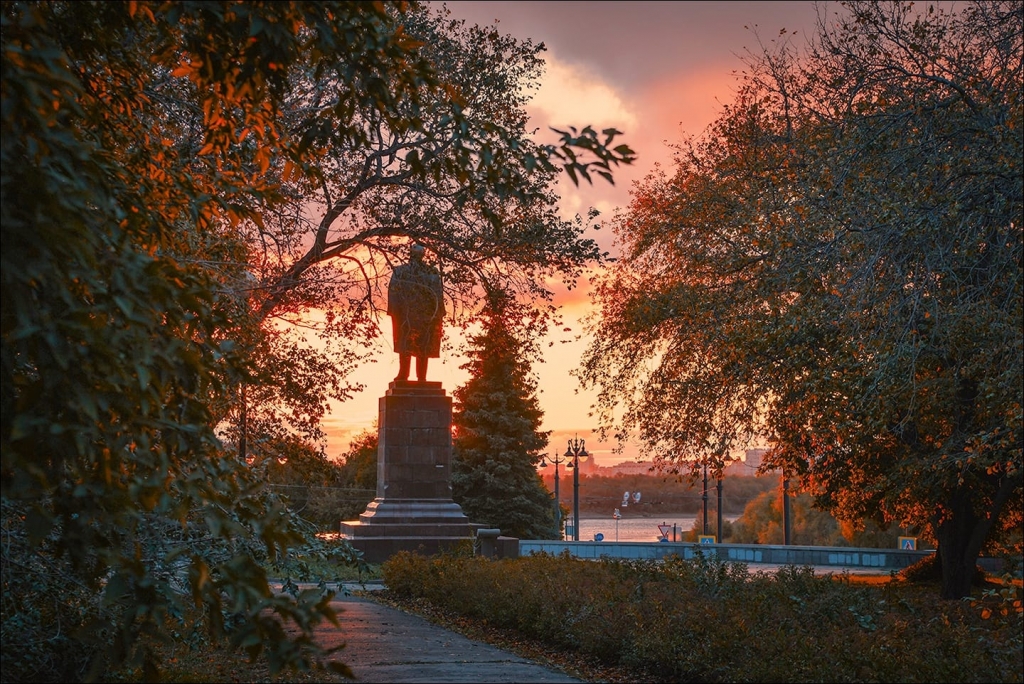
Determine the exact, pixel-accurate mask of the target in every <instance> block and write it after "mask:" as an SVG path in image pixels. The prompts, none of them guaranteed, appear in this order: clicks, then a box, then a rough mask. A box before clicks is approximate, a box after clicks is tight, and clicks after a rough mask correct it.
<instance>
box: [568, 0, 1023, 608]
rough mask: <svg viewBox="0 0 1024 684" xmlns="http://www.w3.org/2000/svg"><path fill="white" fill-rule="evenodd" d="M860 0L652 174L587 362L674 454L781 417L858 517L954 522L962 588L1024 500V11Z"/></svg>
mask: <svg viewBox="0 0 1024 684" xmlns="http://www.w3.org/2000/svg"><path fill="white" fill-rule="evenodd" d="M846 8H847V9H848V10H849V14H848V15H846V16H840V17H838V18H837V19H836V23H834V24H833V25H826V24H825V22H824V19H823V20H822V26H821V27H820V29H819V32H818V35H817V37H816V39H815V40H814V42H813V44H812V45H811V46H809V48H808V50H807V51H806V52H805V53H804V54H802V55H799V54H797V52H796V51H795V50H794V49H793V48H792V47H791V46H790V45H788V44H780V45H777V46H774V47H772V48H770V49H768V48H766V49H764V50H763V52H762V53H761V54H759V55H755V56H753V57H752V58H751V59H750V61H749V64H748V71H747V73H746V74H745V76H744V79H743V82H742V84H741V88H740V90H739V93H738V96H737V99H736V101H735V102H734V103H733V104H732V105H730V106H729V107H727V108H726V110H725V112H724V114H723V115H722V117H721V118H720V119H719V120H718V121H717V122H716V123H715V124H714V125H713V126H712V128H711V129H710V130H709V132H708V133H707V134H706V135H705V136H704V137H703V138H701V139H699V140H694V141H691V142H689V143H688V144H686V145H682V146H680V147H679V149H678V153H677V158H676V169H675V173H674V175H673V176H672V177H667V176H665V175H663V174H660V175H658V174H656V175H652V176H651V177H649V178H648V179H647V180H646V181H645V182H644V183H642V184H640V185H639V186H638V187H637V188H636V190H635V192H634V197H633V201H632V204H631V206H630V207H629V210H628V212H627V213H626V214H625V215H624V216H623V217H621V220H619V221H618V224H617V236H618V239H619V241H620V246H621V250H622V254H623V257H622V259H621V261H620V262H619V263H618V264H616V265H615V266H614V267H613V268H612V270H611V271H610V272H609V273H608V275H607V277H605V278H603V280H602V281H601V282H600V283H599V284H598V286H597V288H596V295H595V300H596V304H597V306H598V307H599V313H598V314H597V316H596V318H595V320H594V321H593V326H592V327H593V331H594V334H595V340H594V342H593V343H592V345H591V346H590V348H589V349H588V351H587V353H586V354H585V357H584V359H583V365H582V369H581V376H582V378H583V380H584V381H585V382H586V383H587V384H588V385H591V386H596V387H598V388H599V389H600V393H599V395H598V396H599V399H598V406H597V408H598V412H599V415H600V418H601V420H602V422H603V424H604V425H605V426H606V427H614V426H615V425H620V426H631V427H635V428H636V429H638V430H639V433H640V436H641V438H642V439H643V440H644V441H645V442H646V443H647V444H648V445H649V447H650V448H651V449H652V450H653V451H654V452H655V453H656V454H658V455H659V456H660V458H662V459H664V460H667V461H677V462H683V460H684V459H687V458H694V459H695V460H693V461H691V463H694V464H695V463H699V462H700V461H701V459H711V460H713V461H715V460H717V459H720V458H721V457H722V455H723V454H725V453H728V451H729V450H730V449H733V448H736V447H738V446H742V445H743V444H744V443H745V441H746V440H747V439H748V438H749V437H750V436H751V435H755V434H763V435H767V436H768V437H769V438H770V440H771V443H772V445H773V448H772V450H771V452H770V453H769V454H768V455H767V456H766V458H765V467H781V468H784V469H785V471H786V472H787V473H789V474H790V475H791V476H795V477H797V478H799V480H800V482H801V484H802V486H803V488H805V489H806V490H808V491H810V492H812V493H814V494H815V495H816V497H817V501H818V503H819V504H820V505H822V506H823V507H825V508H827V509H829V510H830V511H832V512H833V513H834V514H836V515H837V517H840V518H843V519H846V520H852V521H856V520H863V519H864V518H866V517H870V518H874V519H876V520H878V521H879V522H881V523H896V524H900V525H904V526H907V527H910V528H914V529H918V530H920V531H921V534H923V535H925V536H927V537H930V538H932V539H934V540H935V541H936V542H937V544H938V554H939V557H940V560H941V564H942V572H943V588H942V594H943V596H945V597H948V598H957V597H962V596H964V595H966V594H967V593H968V592H969V591H970V578H971V575H972V572H973V569H974V564H975V559H976V558H977V557H978V555H979V552H980V551H981V550H982V548H983V547H985V546H986V544H988V545H989V548H991V549H995V548H997V545H998V544H999V543H1000V542H1002V541H1005V540H1007V539H1008V538H1009V539H1012V534H1013V532H1012V531H1013V530H1015V529H1016V530H1019V528H1020V525H1021V508H1022V503H1021V487H1022V472H1024V471H1022V464H1021V460H1022V458H1021V453H1022V430H1021V423H1022V409H1021V404H1022V402H1021V394H1020V388H1021V386H1022V374H1021V365H1022V359H1021V348H1022V328H1024V321H1022V289H1021V288H1022V284H1021V278H1020V269H1021V263H1022V256H1024V255H1022V232H1021V220H1022V213H1024V203H1022V194H1024V191H1022V185H1024V181H1022V159H1024V150H1022V138H1021V135H1022V131H1024V117H1022V106H1024V97H1022V69H1021V67H1022V64H1021V59H1022V54H1024V44H1022V21H1024V19H1022V15H1021V13H1020V5H1019V3H1010V2H1005V3H1004V2H994V3H979V4H971V5H967V6H963V7H961V6H957V8H956V10H955V11H954V12H952V13H944V12H942V11H934V10H933V9H932V8H928V9H927V10H926V13H925V14H923V15H916V14H914V12H915V9H914V8H913V7H912V6H911V5H910V4H892V3H875V2H853V3H849V4H847V5H846ZM620 410H621V411H622V416H621V420H619V421H616V420H615V418H614V416H615V412H616V411H620ZM1008 535H1010V536H1009V537H1008ZM1017 544H1018V545H1019V535H1018V536H1017ZM1019 552H1020V549H1019V548H1018V549H1017V553H1019Z"/></svg>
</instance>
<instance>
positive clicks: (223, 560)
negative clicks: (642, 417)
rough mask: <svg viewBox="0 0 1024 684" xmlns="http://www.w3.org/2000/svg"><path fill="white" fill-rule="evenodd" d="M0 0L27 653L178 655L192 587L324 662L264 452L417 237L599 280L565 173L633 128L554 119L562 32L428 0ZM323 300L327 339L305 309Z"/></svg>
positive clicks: (7, 475) (61, 674)
mask: <svg viewBox="0 0 1024 684" xmlns="http://www.w3.org/2000/svg"><path fill="white" fill-rule="evenodd" d="M0 22H2V34H0V35H2V48H0V49H2V55H0V57H2V93H3V107H2V111H0V117H2V118H0V124H2V134H3V135H2V150H0V162H2V163H0V173H2V177H0V192H2V201H0V224H2V249H0V264H2V269H0V274H2V275H0V279H2V288H0V322H2V324H0V334H2V343H3V346H2V350H0V374H2V375H0V378H2V389H0V402H2V406H0V408H2V411H0V416H2V417H0V455H2V464H0V467H2V478H0V481H2V495H3V501H2V503H3V525H4V530H5V535H7V536H5V541H4V544H3V546H2V552H3V554H4V555H3V585H4V603H3V621H4V623H3V624H4V651H5V656H4V677H5V678H11V679H39V680H49V679H52V680H59V681H71V680H79V679H82V678H92V679H96V678H102V677H103V676H104V674H105V673H106V672H108V668H115V667H117V666H118V665H120V664H121V663H124V662H126V661H131V662H141V663H142V664H143V665H144V677H145V678H146V679H148V680H151V679H155V678H156V677H157V675H158V668H159V662H158V657H157V654H156V653H155V652H154V651H153V649H152V648H151V643H152V640H150V639H142V638H141V637H143V636H147V637H152V638H153V639H154V640H159V639H162V638H171V639H173V638H182V637H180V635H182V634H184V633H185V632H187V631H189V629H191V627H189V629H185V627H186V625H189V626H190V625H192V622H191V618H192V617H195V618H196V619H197V620H198V622H196V623H195V624H196V625H197V630H198V631H197V632H196V633H197V634H200V633H205V634H206V635H207V636H208V637H209V638H212V639H218V638H221V637H223V636H230V639H231V644H232V645H234V646H238V645H243V646H244V647H245V648H246V649H247V650H248V652H249V654H250V655H251V656H253V657H255V656H259V655H261V654H263V655H267V656H268V659H269V662H270V664H271V669H272V672H273V673H274V674H276V673H277V672H278V671H279V670H281V669H282V668H287V667H298V668H304V667H309V666H312V665H316V664H324V663H325V662H326V658H327V657H328V656H329V652H326V651H324V650H323V649H321V648H319V647H318V646H316V645H315V644H313V643H312V641H311V640H310V639H309V634H310V632H311V630H312V629H313V628H314V626H315V625H316V623H317V622H318V621H319V620H323V619H328V620H334V619H335V615H334V612H333V610H332V609H331V608H330V606H329V602H328V601H327V600H326V599H321V598H315V599H314V598H309V597H308V596H300V597H298V598H293V597H291V596H289V595H278V594H275V593H273V592H271V591H270V588H269V586H268V583H267V579H266V576H265V573H264V570H263V565H262V562H263V561H272V560H273V559H274V558H275V557H277V556H278V554H279V553H280V552H281V551H282V550H285V549H287V548H289V547H293V546H296V545H301V544H303V543H306V542H307V535H305V533H304V532H305V528H304V527H303V526H302V525H301V524H300V523H301V521H299V520H297V519H296V518H295V517H294V516H290V515H288V511H287V509H285V508H284V507H283V506H281V503H280V501H278V500H276V499H275V498H274V497H273V496H270V495H269V494H268V493H267V491H266V489H265V487H264V486H263V485H264V484H265V479H263V478H262V475H263V474H265V473H266V471H267V469H266V468H264V467H263V466H264V465H267V464H269V463H271V462H272V460H273V459H276V458H278V457H279V456H286V453H285V452H287V451H288V450H289V449H292V448H293V447H294V448H296V449H299V450H305V449H307V447H308V445H307V444H306V443H304V442H297V441H295V439H294V437H295V435H300V436H304V437H309V438H312V439H313V440H315V439H317V438H319V437H320V436H321V432H320V428H319V420H320V418H321V416H322V415H323V413H324V411H325V410H326V407H327V401H328V399H329V398H331V397H335V398H340V399H344V398H346V397H347V396H348V395H349V393H350V392H351V391H352V389H353V388H351V387H349V386H348V385H347V383H346V382H345V380H344V378H345V374H346V373H347V372H348V371H349V370H350V369H351V368H352V367H353V366H354V364H355V363H356V362H358V359H359V343H360V341H365V340H366V339H367V337H373V336H374V335H376V333H377V331H376V324H375V322H374V320H373V316H372V314H373V311H374V307H375V303H374V302H375V301H376V299H375V298H376V297H378V295H379V293H378V292H377V289H376V283H377V281H378V275H377V274H379V273H384V272H386V270H387V269H385V268H381V265H382V264H386V263H387V256H386V255H388V254H390V253H391V252H390V251H389V250H397V249H399V248H400V246H401V245H402V244H403V243H404V241H405V240H408V239H420V240H422V241H424V242H426V243H427V244H428V246H430V247H431V248H432V249H433V250H434V251H435V253H438V254H444V255H446V256H445V258H446V259H451V260H452V263H456V262H457V263H458V264H459V266H458V267H450V269H449V273H447V274H446V276H447V282H449V283H452V284H453V289H452V293H453V296H468V293H469V292H470V291H471V290H472V288H473V287H474V285H473V283H474V282H475V281H474V280H473V279H474V277H476V276H478V275H479V274H481V273H486V272H487V271H489V270H495V269H497V270H501V271H504V269H505V268H506V267H505V266H503V265H502V263H503V260H504V259H505V257H509V259H510V261H509V264H510V265H512V264H519V266H515V265H512V266H511V267H510V268H509V269H508V271H507V272H508V273H510V274H513V277H512V280H514V281H516V282H519V283H520V284H522V283H525V282H527V281H528V280H529V278H530V277H532V276H533V275H544V274H560V275H562V276H564V277H567V278H569V279H572V278H573V277H575V273H576V272H577V270H578V269H579V268H580V267H581V265H582V264H584V263H586V262H587V261H588V260H590V259H592V258H597V257H600V254H599V253H598V251H597V249H596V247H595V246H594V244H593V243H592V242H591V241H589V240H586V239H584V238H583V237H582V234H581V230H582V229H581V226H580V225H579V224H566V223H564V222H562V223H556V222H553V221H551V222H549V221H548V218H550V216H551V213H552V210H551V206H552V203H553V200H552V193H551V183H552V180H553V178H554V177H555V174H557V173H559V172H560V171H562V170H564V171H567V172H569V173H570V174H573V176H574V177H581V176H582V177H586V175H587V174H588V173H591V172H594V173H599V174H602V175H603V174H606V173H607V172H608V171H610V170H611V168H612V167H613V166H614V165H615V164H617V163H620V162H628V160H629V159H630V158H631V153H630V152H629V151H628V148H622V147H618V148H616V149H610V148H609V147H608V145H607V143H610V141H611V139H612V138H614V137H615V135H616V133H615V132H611V131H609V132H605V133H603V134H600V135H599V134H598V133H597V132H595V131H593V130H591V129H589V128H585V129H583V130H582V131H579V132H576V131H569V132H566V133H565V134H564V135H561V137H560V138H559V142H557V143H555V144H551V145H543V144H537V143H534V142H533V141H532V140H530V139H529V136H528V135H527V134H526V131H525V115H524V114H523V111H522V105H523V103H524V102H525V99H524V98H525V97H526V96H527V93H528V91H529V87H530V83H532V81H533V80H534V79H535V78H536V77H537V75H538V74H539V68H540V64H541V62H540V60H539V58H538V57H537V52H538V51H539V48H536V47H533V46H524V45H519V44H518V43H516V41H513V40H511V39H508V38H506V37H503V36H501V35H500V34H498V33H497V32H496V31H489V30H484V29H466V30H463V29H462V28H460V27H458V26H454V25H450V24H448V23H446V22H444V21H443V20H441V19H439V18H438V16H436V15H434V14H431V13H430V12H428V11H427V10H426V9H425V8H423V7H422V6H420V5H418V4H413V3H345V2H233V1H228V0H221V1H216V2H189V1H184V2H146V1H144V0H143V1H138V2H135V1H133V2H126V3H108V2H85V1H80V2H60V1H58V2H5V3H4V4H3V6H2V8H0ZM428 39H429V40H428ZM506 58H508V59H506ZM473 60H475V61H473ZM472 79H478V82H475V83H474V82H471V80H472ZM485 86H487V87H485ZM503 93H504V96H503V95H502V94H503ZM477 94H480V95H481V97H483V98H484V99H483V100H476V99H474V98H473V96H474V95H477ZM491 97H493V100H489V99H487V98H491ZM489 105H493V107H494V109H490V110H489V109H488V108H487V107H488V106H489ZM577 154H580V155H583V156H577ZM588 159H589V160H590V161H587V160H588ZM371 190H373V191H376V194H374V192H371ZM506 200H507V201H506ZM316 202H321V203H322V206H319V207H318V208H316V209H311V207H313V206H314V205H316ZM361 203H362V204H361ZM359 210H361V211H359ZM307 211H313V212H314V213H316V216H314V217H312V218H311V217H310V215H309V214H308V213H306V212H307ZM317 212H318V213H317ZM343 214H344V218H343V220H340V221H338V222H337V223H336V220H338V219H339V217H341V216H342V215H343ZM549 228H550V231H549V230H548V229H549ZM532 244H536V245H537V246H538V248H537V249H536V250H535V251H533V252H532V255H531V253H528V251H527V249H526V247H524V245H532ZM474 246H479V247H480V249H479V250H478V249H476V247H474ZM328 261H330V262H331V264H341V265H342V267H340V268H339V269H337V270H331V269H330V268H328V264H327V262H328ZM353 274H356V275H355V277H353ZM318 305H324V307H325V313H324V314H323V325H322V326H321V327H320V329H318V330H317V334H321V335H324V336H326V339H327V340H328V343H327V344H326V345H325V348H326V351H323V350H320V351H317V350H314V349H313V348H312V347H311V345H309V344H307V343H306V342H305V340H304V339H303V336H302V334H299V333H295V330H296V329H297V328H295V327H292V328H291V329H289V328H288V325H287V323H288V322H289V321H288V320H286V319H288V317H291V322H293V323H294V322H301V321H300V320H299V319H300V318H301V317H302V316H304V315H306V314H308V313H309V311H310V309H311V308H312V307H315V306H318ZM309 321H312V318H310V319H309ZM309 321H307V322H309ZM310 324H311V325H312V323H310ZM240 454H241V455H244V456H245V458H240V457H239V456H240ZM306 455H309V454H306ZM54 596H60V597H61V600H60V601H59V602H57V604H58V605H57V606H56V607H55V608H54V606H53V604H54V601H53V597H54ZM9 597H16V600H12V601H8V598H9ZM55 611H56V612H55ZM229 615H230V616H232V617H233V618H234V619H233V621H232V622H231V623H227V622H226V621H225V620H226V617H227V616H229ZM284 621H293V622H295V623H296V624H297V625H298V626H299V630H298V632H296V635H295V636H294V637H288V636H287V635H286V632H285V631H284V630H283V629H282V625H281V622H284ZM10 625H17V628H12V627H10ZM204 629H205V632H204V631H203V630H204ZM100 633H104V634H109V635H110V636H109V638H108V639H106V642H105V643H106V645H107V646H108V647H107V648H100V649H97V648H95V647H94V645H93V644H92V642H91V641H89V639H90V638H91V637H92V636H94V635H96V634H100ZM12 653H16V654H18V657H17V658H12V657H9V656H10V655H11V654H12ZM333 666H334V668H335V669H336V670H337V671H339V672H342V673H345V672H347V669H346V668H345V667H344V666H343V665H342V664H341V663H334V664H333Z"/></svg>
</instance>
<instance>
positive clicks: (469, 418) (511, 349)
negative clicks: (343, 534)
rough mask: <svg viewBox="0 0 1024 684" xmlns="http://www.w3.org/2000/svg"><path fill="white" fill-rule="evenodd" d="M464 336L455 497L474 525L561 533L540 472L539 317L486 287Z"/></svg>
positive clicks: (535, 535)
mask: <svg viewBox="0 0 1024 684" xmlns="http://www.w3.org/2000/svg"><path fill="white" fill-rule="evenodd" d="M478 320H479V323H480V324H481V326H482V332H481V333H480V334H478V335H472V336H470V337H469V345H470V351H469V357H470V360H469V361H468V362H467V363H466V364H464V365H463V366H462V367H463V368H465V369H467V370H468V371H469V372H470V379H469V380H468V381H467V382H466V383H465V384H464V385H462V386H461V387H459V388H457V389H456V390H455V392H454V398H455V413H454V415H453V418H452V422H453V424H454V425H455V430H456V434H455V438H454V447H455V451H454V459H453V466H452V489H453V497H454V499H455V501H456V502H458V503H459V504H460V505H461V506H462V509H463V510H464V511H465V513H466V515H468V516H469V518H470V520H472V521H473V522H478V523H483V524H485V525H488V526H491V527H496V528H499V529H500V530H501V532H502V534H503V535H508V536H513V537H519V538H521V539H553V538H556V537H557V536H558V530H557V529H556V527H555V521H554V514H553V511H552V505H553V503H552V499H551V494H550V492H548V490H547V488H546V487H545V486H544V483H543V481H542V480H541V478H540V475H539V474H538V473H537V464H538V463H539V462H540V459H541V455H542V454H541V451H542V450H543V449H544V447H545V446H547V442H548V433H547V432H542V431H541V430H540V423H541V417H542V416H543V412H542V411H541V409H540V407H539V405H538V402H537V394H536V392H537V383H536V379H535V378H534V377H533V374H532V373H531V368H530V359H531V357H533V356H534V355H535V354H536V342H535V340H536V339H537V334H536V333H537V327H538V325H539V323H538V320H539V319H538V317H537V316H536V314H535V313H531V312H529V311H528V310H527V309H526V307H524V306H522V305H521V304H519V303H518V302H516V301H515V300H514V299H513V298H511V297H509V296H507V295H506V294H504V293H501V292H491V293H489V294H488V296H487V300H486V303H485V305H484V308H483V310H482V311H481V313H480V315H479V319H478Z"/></svg>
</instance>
